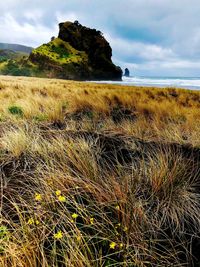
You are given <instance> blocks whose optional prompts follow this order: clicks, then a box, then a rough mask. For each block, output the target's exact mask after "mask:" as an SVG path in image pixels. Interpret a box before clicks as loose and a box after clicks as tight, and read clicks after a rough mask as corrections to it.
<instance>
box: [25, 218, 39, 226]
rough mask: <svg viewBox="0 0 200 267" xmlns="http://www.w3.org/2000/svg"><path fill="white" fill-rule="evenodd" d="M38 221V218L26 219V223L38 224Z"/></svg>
mask: <svg viewBox="0 0 200 267" xmlns="http://www.w3.org/2000/svg"><path fill="white" fill-rule="evenodd" d="M39 223H40V222H39V221H38V220H34V219H33V218H30V219H28V224H29V225H33V224H36V225H38V224H39Z"/></svg>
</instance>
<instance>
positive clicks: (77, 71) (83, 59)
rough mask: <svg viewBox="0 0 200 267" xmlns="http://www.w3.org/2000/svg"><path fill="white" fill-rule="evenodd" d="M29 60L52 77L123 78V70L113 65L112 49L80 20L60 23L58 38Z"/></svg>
mask: <svg viewBox="0 0 200 267" xmlns="http://www.w3.org/2000/svg"><path fill="white" fill-rule="evenodd" d="M29 59H30V61H31V62H32V63H33V64H35V65H37V66H39V69H40V70H42V71H43V72H44V75H45V76H48V77H51V78H63V79H70V80H113V81H120V80H121V79H122V70H121V68H120V67H118V66H116V65H114V63H113V62H112V49H111V47H110V44H109V43H108V41H107V40H106V39H105V38H104V37H103V34H102V33H101V32H100V31H98V30H96V29H90V28H88V27H85V26H82V25H81V24H80V23H79V22H78V21H75V22H69V21H68V22H63V23H60V24H59V34H58V38H52V39H51V42H49V43H47V44H43V45H42V46H40V47H38V48H36V49H34V50H33V51H32V53H31V55H30V58H29Z"/></svg>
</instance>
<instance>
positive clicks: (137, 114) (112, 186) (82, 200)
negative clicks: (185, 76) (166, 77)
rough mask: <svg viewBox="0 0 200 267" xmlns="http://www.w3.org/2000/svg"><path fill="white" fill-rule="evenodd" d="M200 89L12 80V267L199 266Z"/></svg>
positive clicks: (5, 198) (7, 236) (5, 197)
mask: <svg viewBox="0 0 200 267" xmlns="http://www.w3.org/2000/svg"><path fill="white" fill-rule="evenodd" d="M199 131H200V92H198V91H189V90H181V89H174V88H168V89H167V88H166V89H159V88H140V87H122V86H118V85H100V84H92V83H80V82H72V81H63V80H50V79H49V80H48V79H37V78H23V77H18V78H14V77H5V76H1V79H0V139H1V142H0V168H1V192H0V207H1V215H0V216H1V217H0V220H1V222H0V266H2V267H10V266H12V267H29V266H30V267H40V266H42V267H49V266H52V267H54V266H55V267H60V266H61V267H62V266H63V267H64V266H70V267H71V266H72V267H73V266H74V267H85V266H86V267H100V266H137V267H140V266H141V267H142V266H145V267H147V266H148V267H149V266H162V267H163V266H180V267H182V266H199V263H200V258H199V255H198V251H199V249H200V245H199V241H200V240H199V232H200V194H199V192H200V138H199Z"/></svg>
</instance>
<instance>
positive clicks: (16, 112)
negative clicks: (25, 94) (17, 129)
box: [8, 106, 23, 117]
mask: <svg viewBox="0 0 200 267" xmlns="http://www.w3.org/2000/svg"><path fill="white" fill-rule="evenodd" d="M8 111H9V112H10V113H11V114H12V115H18V116H20V117H22V116H23V110H22V108H21V107H19V106H10V107H9V108H8Z"/></svg>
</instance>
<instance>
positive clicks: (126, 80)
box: [98, 76, 200, 90]
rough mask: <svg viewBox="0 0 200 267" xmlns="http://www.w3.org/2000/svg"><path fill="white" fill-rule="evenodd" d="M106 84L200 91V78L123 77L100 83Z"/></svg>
mask: <svg viewBox="0 0 200 267" xmlns="http://www.w3.org/2000/svg"><path fill="white" fill-rule="evenodd" d="M98 83H104V84H120V85H125V86H134V85H135V86H149V87H163V88H166V87H176V88H184V89H190V90H200V77H192V78H191V77H142V76H141V77H134V76H132V77H123V78H122V81H119V82H118V81H116V82H115V81H114V82H113V81H99V82H98Z"/></svg>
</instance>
